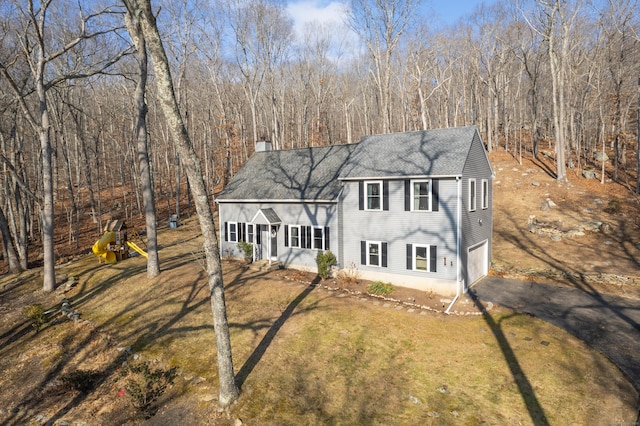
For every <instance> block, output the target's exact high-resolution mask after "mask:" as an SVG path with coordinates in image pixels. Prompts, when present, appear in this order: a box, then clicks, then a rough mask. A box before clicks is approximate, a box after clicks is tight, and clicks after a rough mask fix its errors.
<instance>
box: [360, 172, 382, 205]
mask: <svg viewBox="0 0 640 426" xmlns="http://www.w3.org/2000/svg"><path fill="white" fill-rule="evenodd" d="M369 185H378V187H379V188H380V208H377V209H370V208H369V191H368V189H369ZM362 196H363V197H364V209H365V210H366V211H370V212H378V211H382V209H383V206H384V184H383V183H382V181H381V180H365V181H364V191H363V194H362Z"/></svg>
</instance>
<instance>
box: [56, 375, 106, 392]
mask: <svg viewBox="0 0 640 426" xmlns="http://www.w3.org/2000/svg"><path fill="white" fill-rule="evenodd" d="M101 377H102V374H101V373H100V372H99V371H96V370H76V371H72V372H70V373H67V374H65V375H64V376H62V377H61V380H62V383H63V384H64V386H65V387H66V388H67V389H71V390H76V391H78V392H83V393H86V392H89V391H91V390H93V389H94V388H95V387H96V385H97V383H98V381H99V380H100V378H101Z"/></svg>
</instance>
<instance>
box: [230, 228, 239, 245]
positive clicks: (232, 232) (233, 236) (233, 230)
mask: <svg viewBox="0 0 640 426" xmlns="http://www.w3.org/2000/svg"><path fill="white" fill-rule="evenodd" d="M237 229H238V228H237V225H236V224H235V223H230V224H229V239H230V240H231V241H233V242H236V241H238V236H237Z"/></svg>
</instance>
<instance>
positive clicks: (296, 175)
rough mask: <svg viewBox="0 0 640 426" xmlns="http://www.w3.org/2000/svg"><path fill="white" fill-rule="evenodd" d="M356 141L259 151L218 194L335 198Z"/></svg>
mask: <svg viewBox="0 0 640 426" xmlns="http://www.w3.org/2000/svg"><path fill="white" fill-rule="evenodd" d="M355 148H356V145H353V144H352V145H333V146H325V147H317V148H300V149H291V150H280V151H266V152H256V153H254V154H253V155H252V156H251V157H250V158H249V160H247V162H246V163H245V164H244V166H243V167H242V168H241V169H240V171H239V172H238V174H236V175H235V176H234V177H233V178H232V179H231V180H230V181H229V183H228V184H227V186H226V187H225V189H224V190H223V191H222V193H221V194H220V195H219V196H218V197H217V199H218V200H219V201H224V200H234V201H238V200H243V201H250V200H256V201H257V200H260V201H265V200H278V201H333V200H336V198H337V197H338V194H339V193H340V190H341V188H342V185H341V183H340V181H339V180H338V176H339V175H340V170H341V169H342V168H343V167H344V165H345V163H346V162H347V160H348V159H349V156H350V155H351V153H352V152H353V150H354V149H355Z"/></svg>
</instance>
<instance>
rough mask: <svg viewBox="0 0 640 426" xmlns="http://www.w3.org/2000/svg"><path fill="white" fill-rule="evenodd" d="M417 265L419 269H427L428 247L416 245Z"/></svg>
mask: <svg viewBox="0 0 640 426" xmlns="http://www.w3.org/2000/svg"><path fill="white" fill-rule="evenodd" d="M415 266H416V269H417V270H419V271H426V270H427V248H426V247H416V258H415Z"/></svg>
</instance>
